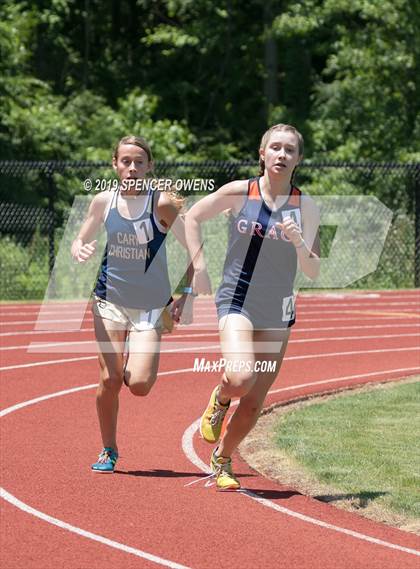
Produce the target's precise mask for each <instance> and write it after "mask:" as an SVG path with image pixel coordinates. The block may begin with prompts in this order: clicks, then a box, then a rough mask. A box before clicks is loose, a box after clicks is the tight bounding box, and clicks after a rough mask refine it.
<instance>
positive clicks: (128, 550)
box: [0, 368, 420, 569]
mask: <svg viewBox="0 0 420 569" xmlns="http://www.w3.org/2000/svg"><path fill="white" fill-rule="evenodd" d="M192 369H193V368H185V369H180V370H173V371H166V372H160V373H158V375H159V376H163V375H175V374H179V373H188V372H189V371H192ZM413 370H420V368H399V369H393V370H385V371H380V372H373V373H368V374H364V375H363V376H361V375H355V376H347V377H341V378H333V379H330V380H323V381H322V382H313V383H311V384H302V385H300V386H292V387H290V388H282V389H280V390H273V391H272V392H269V394H271V393H276V392H277V391H285V390H287V389H293V388H295V389H298V388H299V387H304V386H308V385H317V384H318V383H326V382H330V383H331V382H337V381H345V380H346V379H351V378H360V377H367V376H372V375H384V374H387V373H398V372H406V371H413ZM96 386H97V384H96V383H95V384H90V385H83V386H80V387H75V388H71V389H66V390H63V391H58V392H56V393H50V394H48V395H44V396H41V397H36V398H35V399H31V400H28V401H23V402H21V403H17V404H15V405H13V406H11V407H8V408H6V409H4V410H3V411H1V412H0V418H1V417H4V416H6V415H9V414H10V413H13V412H15V411H17V410H19V409H23V408H25V407H28V406H30V405H35V404H37V403H40V402H41V401H46V400H48V399H53V398H55V397H60V396H62V395H68V394H70V393H76V392H78V391H83V390H86V389H92V388H95V387H96ZM199 421H200V419H197V421H195V422H194V423H193V424H192V425H191V426H190V427H189V428H188V429H187V430H186V431H185V433H184V436H183V438H182V448H183V450H184V453H185V449H186V448H187V447H188V450H190V451H191V456H188V454H186V456H187V458H188V459H189V460H190V461H191V462H192V463H193V464H195V465H196V466H197V467H198V469H199V470H202V471H203V472H208V467H207V466H206V464H204V462H203V461H202V460H201V459H200V458H199V457H198V455H197V454H196V453H195V450H194V446H193V443H192V440H193V436H194V433H195V431H196V430H197V429H198V425H199ZM194 427H195V428H194ZM187 433H188V435H187ZM184 439H185V445H184ZM241 493H242V494H244V495H245V496H248V497H249V498H252V499H253V500H255V501H257V502H259V503H260V504H262V505H264V506H266V507H269V508H272V509H274V510H276V511H279V512H281V513H283V514H286V515H288V516H292V517H295V518H298V519H300V520H302V521H305V522H309V523H312V524H315V525H318V526H321V527H324V528H326V529H331V530H333V531H337V532H340V533H344V534H346V535H350V536H352V537H355V538H357V539H362V540H364V541H368V542H371V543H375V544H377V545H382V546H385V547H388V548H391V549H396V550H398V551H403V552H405V553H411V554H414V555H420V552H419V551H416V550H415V549H410V548H407V547H402V546H400V545H395V544H393V543H389V542H386V541H382V540H379V539H376V538H373V537H370V536H366V535H364V534H361V533H359V532H354V531H352V530H348V529H345V528H340V527H339V526H334V525H332V524H327V523H326V522H323V521H322V520H317V519H316V518H311V517H309V516H305V515H304V514H300V513H298V512H294V511H293V510H289V509H287V508H284V507H282V506H278V505H277V504H274V503H273V502H270V500H267V499H265V498H260V497H259V496H257V495H255V494H253V493H252V492H250V491H246V493H245V492H244V491H242V492H241ZM0 496H1V497H2V498H3V499H4V500H6V501H8V502H9V503H11V504H12V505H14V506H15V507H17V508H19V509H21V510H23V511H24V512H26V513H28V514H31V515H33V516H36V517H38V518H39V519H42V520H43V521H46V522H48V523H51V524H53V525H56V526H58V527H60V528H62V529H66V530H68V531H70V532H72V533H76V534H78V535H81V536H82V537H86V538H87V539H92V540H94V541H98V542H99V543H102V544H104V545H108V546H109V547H113V548H115V549H119V550H121V551H124V552H126V553H131V554H133V555H136V556H138V557H142V558H144V559H148V560H149V561H152V562H155V563H158V564H160V565H164V566H166V567H173V568H174V569H178V568H179V569H188V568H186V567H185V566H184V565H179V564H177V563H174V562H172V561H168V560H166V559H163V558H160V557H157V556H155V555H153V554H150V553H147V552H144V551H142V550H139V549H135V548H132V547H129V546H126V545H124V544H121V543H119V542H116V541H113V540H110V539H108V538H105V537H103V536H100V535H97V534H94V533H91V532H87V531H85V530H83V529H81V528H78V527H76V526H72V525H70V524H67V523H66V522H63V521H61V520H58V519H57V518H53V517H51V516H48V515H47V514H44V513H43V512H40V511H39V510H36V509H34V508H32V507H31V506H28V505H27V504H25V503H24V502H21V501H20V500H19V499H18V498H16V497H15V496H13V494H10V493H9V492H7V491H6V490H4V489H3V488H1V489H0Z"/></svg>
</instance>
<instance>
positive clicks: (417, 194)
mask: <svg viewBox="0 0 420 569" xmlns="http://www.w3.org/2000/svg"><path fill="white" fill-rule="evenodd" d="M414 228H415V229H414V232H415V233H414V234H415V243H414V247H415V249H414V286H415V287H416V288H419V287H420V167H418V168H416V170H415V172H414Z"/></svg>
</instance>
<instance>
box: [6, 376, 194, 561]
mask: <svg viewBox="0 0 420 569" xmlns="http://www.w3.org/2000/svg"><path fill="white" fill-rule="evenodd" d="M192 370H193V368H185V369H180V370H174V371H163V372H160V373H158V376H163V375H175V374H179V373H188V372H189V371H192ZM96 386H97V384H96V383H93V384H90V385H82V386H81V387H74V388H71V389H65V390H63V391H57V392H56V393H50V394H48V395H43V396H41V397H36V398H35V399H30V400H28V401H23V402H22V403H17V404H16V405H12V406H11V407H8V408H7V409H4V410H3V411H1V412H0V418H2V417H4V416H6V415H9V414H10V413H13V412H15V411H18V410H19V409H23V408H24V407H28V406H29V405H35V404H36V403H40V402H41V401H47V400H48V399H53V398H55V397H60V396H62V395H69V394H70V393H76V392H78V391H84V390H86V389H93V388H95V387H96ZM0 497H1V498H3V499H4V500H6V501H7V502H9V503H10V504H12V505H13V506H15V507H16V508H19V509H20V510H22V511H24V512H26V513H27V514H31V515H32V516H35V517H37V518H39V519H41V520H43V521H45V522H48V523H50V524H53V525H55V526H58V527H59V528H61V529H65V530H67V531H70V532H72V533H75V534H77V535H80V536H82V537H86V538H88V539H92V540H93V541H97V542H99V543H102V544H103V545H108V546H109V547H113V548H114V549H119V550H120V551H123V552H124V553H131V554H132V555H135V556H137V557H141V558H143V559H147V560H148V561H152V562H153V563H157V564H159V565H164V566H165V567H171V568H172V569H190V568H189V567H187V566H186V565H180V564H179V563H175V562H174V561H170V560H168V559H164V558H163V557H158V556H157V555H153V554H152V553H148V552H146V551H142V550H141V549H136V548H134V547H129V546H128V545H124V544H123V543H119V542H117V541H114V540H112V539H108V538H106V537H104V536H102V535H97V534H95V533H92V532H89V531H86V530H83V529H81V528H78V527H76V526H73V525H71V524H68V523H66V522H63V521H62V520H59V519H57V518H53V517H52V516H49V515H47V514H44V513H43V512H40V511H39V510H36V509H35V508H32V507H31V506H29V505H28V504H25V503H24V502H22V501H20V500H19V499H18V498H16V496H14V495H13V494H10V492H7V490H5V489H4V488H0Z"/></svg>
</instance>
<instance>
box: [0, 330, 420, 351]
mask: <svg viewBox="0 0 420 569" xmlns="http://www.w3.org/2000/svg"><path fill="white" fill-rule="evenodd" d="M218 335H219V333H218V332H209V333H208V334H174V335H173V336H171V338H170V341H164V342H163V345H171V344H172V340H173V338H180V339H183V338H199V337H203V336H204V337H206V338H207V337H209V336H218ZM410 337H419V338H420V332H413V333H411V334H382V335H376V336H360V335H357V336H339V337H331V336H326V337H323V338H302V339H301V340H289V345H290V344H306V343H311V342H343V341H347V340H357V341H359V340H380V339H381V340H383V339H386V338H410ZM78 345H82V347H83V346H84V347H87V346H88V345H91V346H92V348H95V350H92V351H95V352H96V346H97V344H96V340H79V341H77V342H31V343H30V344H20V345H17V346H1V347H0V351H10V350H29V349H31V350H33V351H34V352H39V351H41V350H42V349H44V348H59V347H67V346H78ZM203 347H204V346H197V347H196V349H200V348H203ZM209 347H214V346H209ZM191 349H193V348H191ZM161 351H162V350H161ZM165 351H170V350H164V352H165ZM174 351H176V350H174ZM57 353H58V352H57Z"/></svg>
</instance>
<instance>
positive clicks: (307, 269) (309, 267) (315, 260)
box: [296, 195, 321, 280]
mask: <svg viewBox="0 0 420 569" xmlns="http://www.w3.org/2000/svg"><path fill="white" fill-rule="evenodd" d="M301 211H302V226H303V231H302V236H301V241H300V243H299V244H298V245H297V246H296V252H297V256H298V261H299V265H300V268H301V270H302V271H303V272H304V273H305V275H306V276H307V277H309V278H310V279H312V280H315V279H316V278H317V277H318V275H319V270H320V258H319V257H320V254H321V250H320V241H319V209H318V206H317V205H316V203H315V201H314V200H313V199H312V198H310V197H309V196H305V195H304V196H302V209H301Z"/></svg>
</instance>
